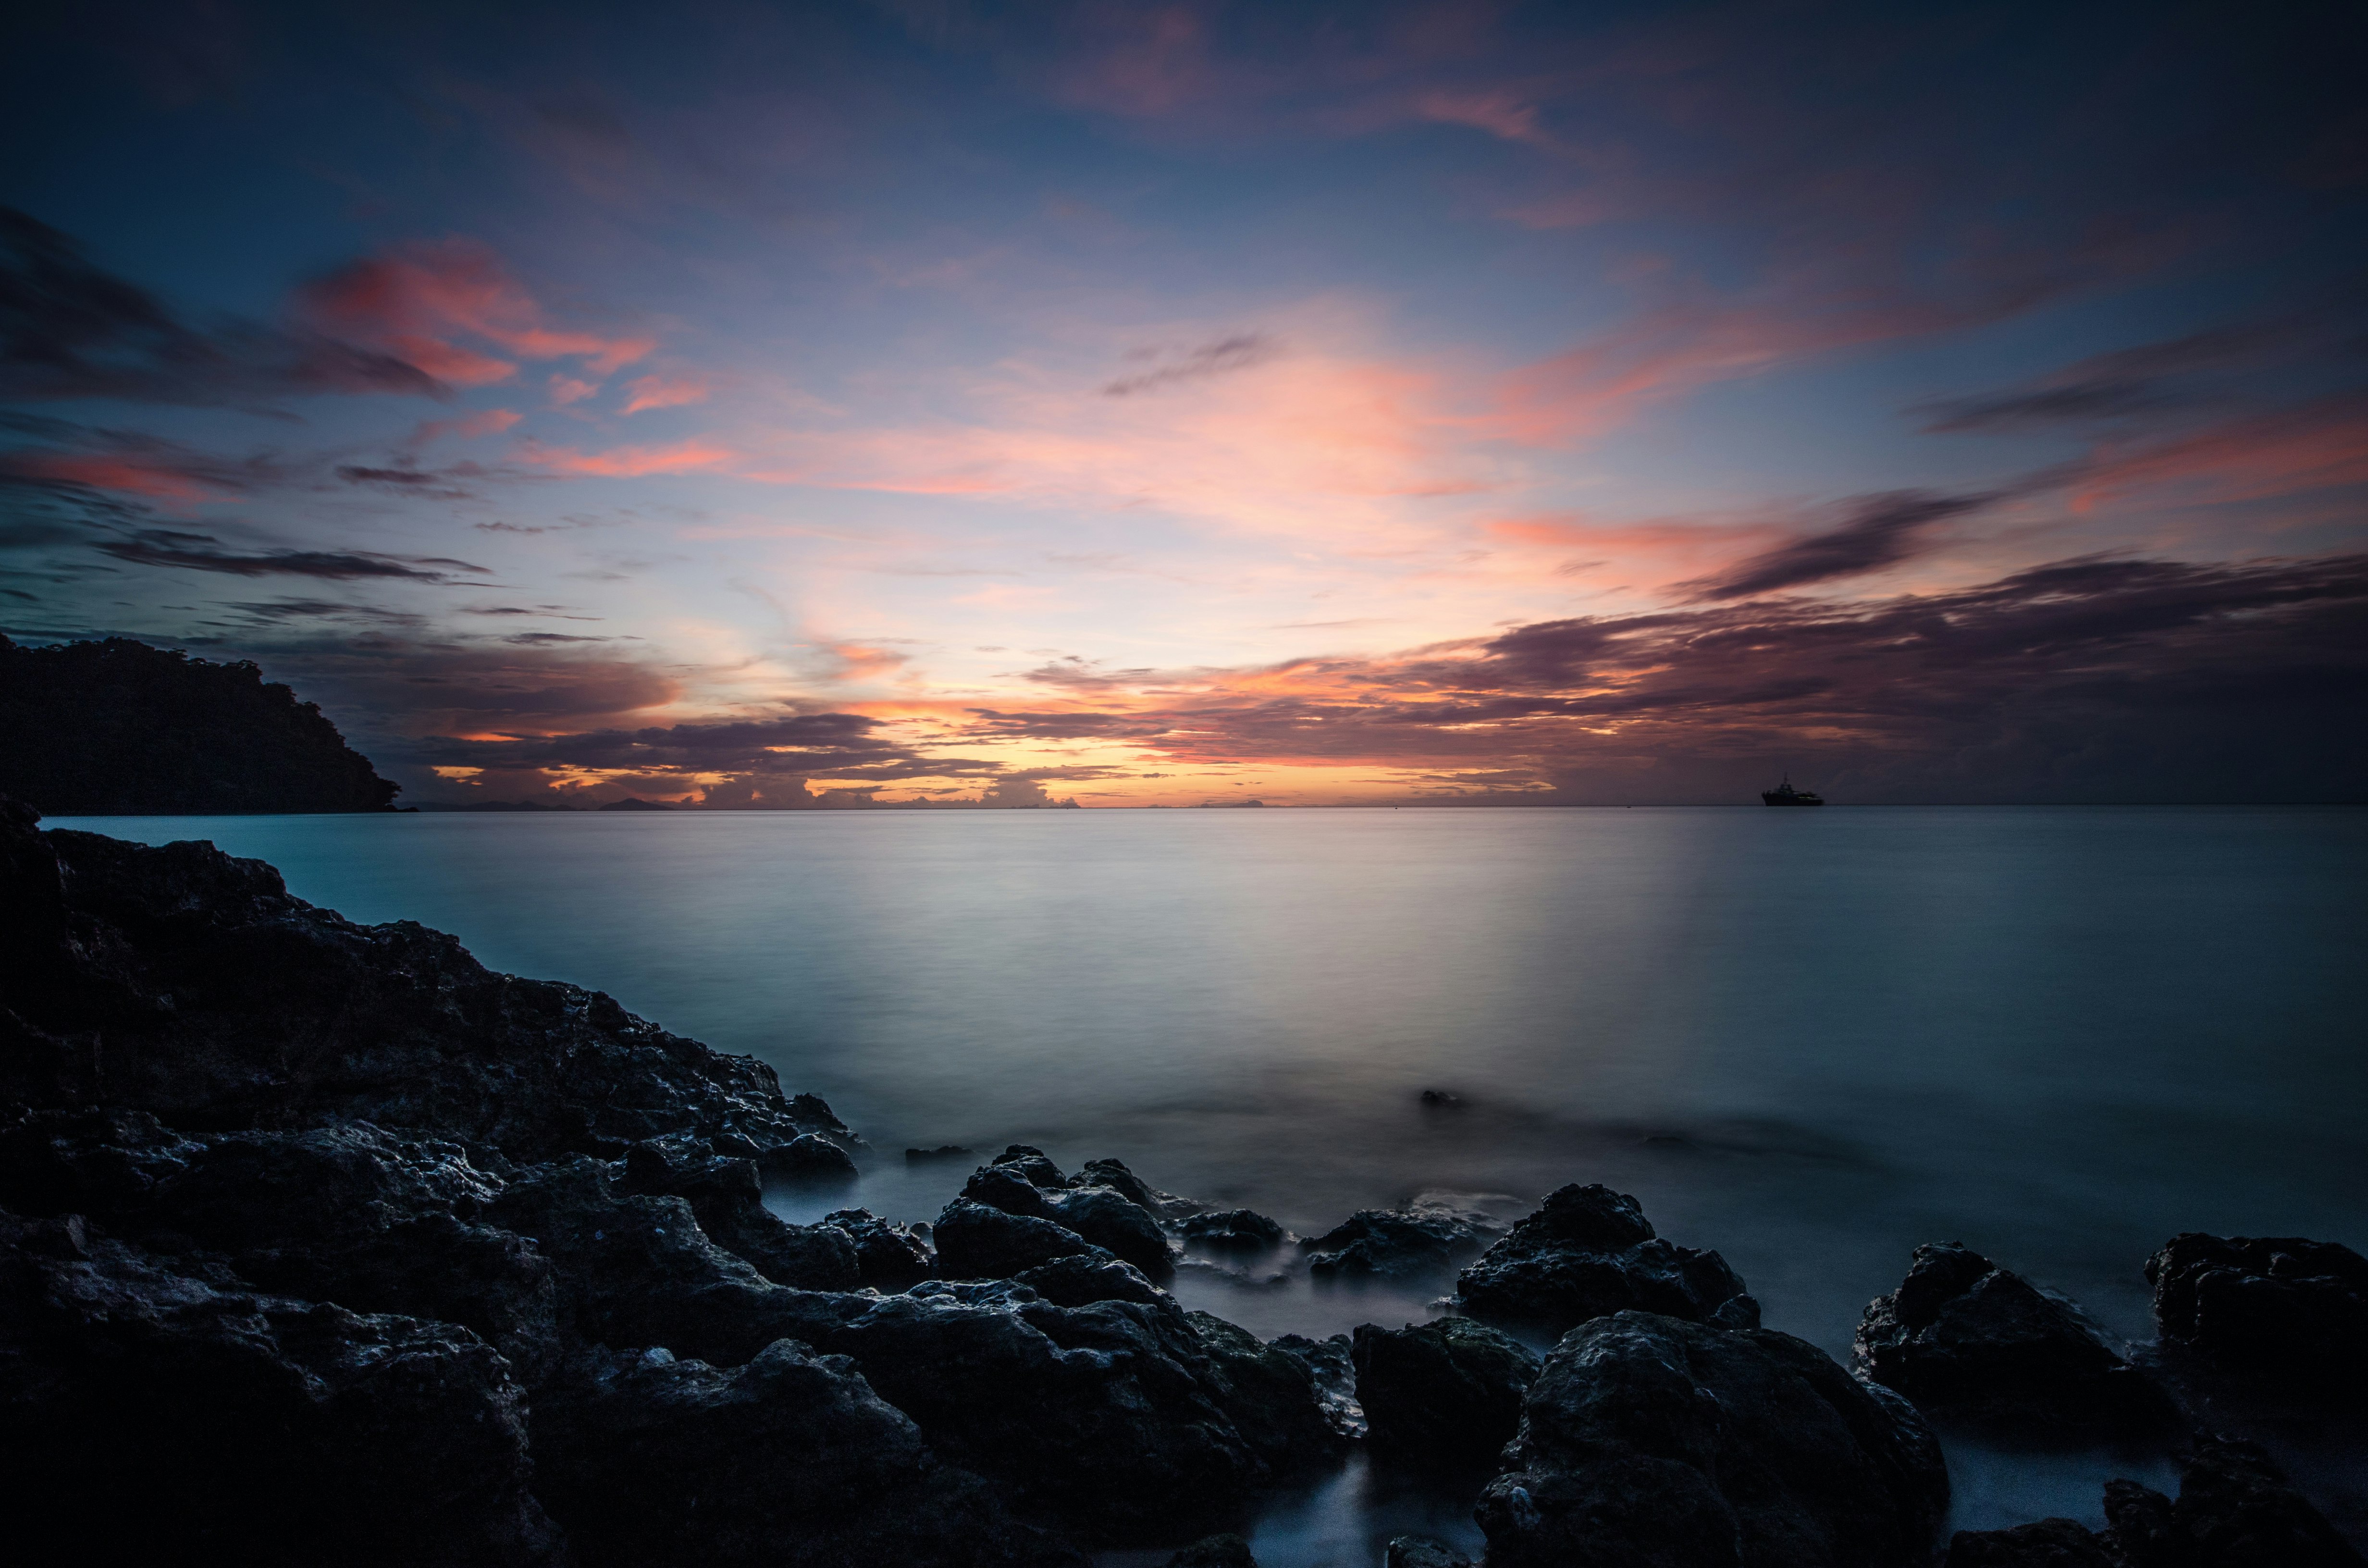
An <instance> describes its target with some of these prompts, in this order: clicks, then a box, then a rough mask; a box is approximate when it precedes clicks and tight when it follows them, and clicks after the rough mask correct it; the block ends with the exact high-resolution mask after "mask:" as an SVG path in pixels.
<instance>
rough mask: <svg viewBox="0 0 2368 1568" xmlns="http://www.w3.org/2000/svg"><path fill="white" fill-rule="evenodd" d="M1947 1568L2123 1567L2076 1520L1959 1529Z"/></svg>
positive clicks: (2051, 1520) (2045, 1520)
mask: <svg viewBox="0 0 2368 1568" xmlns="http://www.w3.org/2000/svg"><path fill="white" fill-rule="evenodd" d="M1946 1568H2122V1564H2121V1563H2120V1562H2118V1561H2117V1560H2116V1559H2115V1558H2114V1556H2113V1555H2112V1553H2111V1552H2109V1551H2106V1550H2105V1543H2104V1540H2102V1538H2100V1537H2099V1536H2098V1535H2097V1534H2095V1533H2094V1532H2093V1531H2091V1530H2089V1528H2087V1527H2086V1526H2084V1525H2082V1524H2080V1523H2079V1522H2078V1520H2074V1519H2041V1520H2039V1521H2038V1522H2037V1523H2036V1524H2028V1525H2017V1526H2015V1527H2014V1528H2012V1529H2008V1530H1959V1531H1958V1532H1957V1533H1956V1534H1955V1535H1954V1536H1952V1537H1951V1538H1950V1540H1949V1560H1948V1562H1947V1565H1946Z"/></svg>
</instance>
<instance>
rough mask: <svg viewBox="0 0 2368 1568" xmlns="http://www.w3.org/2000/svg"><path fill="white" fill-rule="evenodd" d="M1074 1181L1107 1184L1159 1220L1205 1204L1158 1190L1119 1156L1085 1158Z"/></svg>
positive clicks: (1081, 1184) (1193, 1211)
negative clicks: (1111, 1157) (1109, 1158)
mask: <svg viewBox="0 0 2368 1568" xmlns="http://www.w3.org/2000/svg"><path fill="white" fill-rule="evenodd" d="M1077 1185H1078V1186H1079V1187H1109V1188H1110V1189H1111V1190H1112V1191H1114V1192H1117V1193H1119V1194H1121V1196H1123V1197H1125V1198H1126V1199H1128V1200H1129V1201H1131V1202H1133V1203H1135V1204H1137V1205H1139V1206H1140V1207H1141V1208H1143V1209H1144V1210H1145V1211H1146V1212H1148V1213H1150V1214H1151V1215H1153V1216H1154V1217H1155V1218H1157V1219H1161V1220H1167V1221H1177V1220H1185V1219H1190V1217H1191V1216H1193V1215H1195V1214H1198V1213H1200V1212H1201V1210H1205V1209H1206V1208H1208V1207H1209V1206H1208V1205H1207V1204H1205V1203H1197V1202H1195V1201H1193V1200H1192V1199H1189V1198H1178V1197H1177V1196H1176V1195H1175V1194H1174V1193H1172V1192H1162V1191H1161V1190H1160V1189H1159V1188H1157V1187H1154V1186H1152V1185H1151V1184H1150V1183H1149V1182H1147V1181H1145V1180H1144V1179H1143V1178H1142V1177H1141V1176H1137V1175H1135V1174H1134V1173H1133V1171H1131V1170H1129V1169H1127V1168H1126V1165H1125V1163H1124V1162H1123V1161H1120V1160H1087V1162H1086V1168H1085V1169H1083V1170H1081V1171H1079V1172H1078V1173H1077Z"/></svg>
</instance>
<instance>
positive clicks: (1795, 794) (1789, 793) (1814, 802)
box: [1759, 773, 1826, 806]
mask: <svg viewBox="0 0 2368 1568" xmlns="http://www.w3.org/2000/svg"><path fill="white" fill-rule="evenodd" d="M1759 799H1760V800H1761V801H1762V802H1764V803H1765V804H1768V805H1770V806H1822V805H1824V804H1825V803H1826V798H1825V797H1824V796H1823V795H1820V794H1818V793H1817V792H1816V790H1795V789H1793V776H1792V775H1791V774H1789V773H1787V774H1786V775H1784V782H1782V784H1779V785H1777V786H1776V788H1774V789H1773V790H1760V791H1759Z"/></svg>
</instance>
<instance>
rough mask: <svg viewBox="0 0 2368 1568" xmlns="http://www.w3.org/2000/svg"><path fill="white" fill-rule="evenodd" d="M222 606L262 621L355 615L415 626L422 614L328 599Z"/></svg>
mask: <svg viewBox="0 0 2368 1568" xmlns="http://www.w3.org/2000/svg"><path fill="white" fill-rule="evenodd" d="M222 608H225V609H234V610H241V611H244V612H245V613H246V614H248V615H252V616H256V617H259V618H260V619H265V620H272V621H286V620H337V619H347V618H359V619H365V620H381V621H387V622H391V623H393V624H397V625H404V626H416V625H417V624H419V623H420V622H421V620H422V619H423V618H422V617H420V616H416V615H412V614H409V613H407V612H406V611H404V610H399V609H386V608H382V607H381V606H378V605H361V604H346V603H342V602H339V601H336V600H332V599H266V600H261V601H256V600H239V599H233V600H228V601H226V602H225V603H224V605H223V607H222Z"/></svg>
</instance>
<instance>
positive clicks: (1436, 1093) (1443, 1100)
mask: <svg viewBox="0 0 2368 1568" xmlns="http://www.w3.org/2000/svg"><path fill="white" fill-rule="evenodd" d="M1422 1103H1423V1104H1425V1105H1427V1106H1429V1108H1431V1109H1433V1110H1462V1109H1463V1096H1462V1095H1459V1094H1455V1093H1453V1092H1452V1091H1450V1090H1447V1089H1425V1090H1424V1091H1423V1092H1422Z"/></svg>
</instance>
